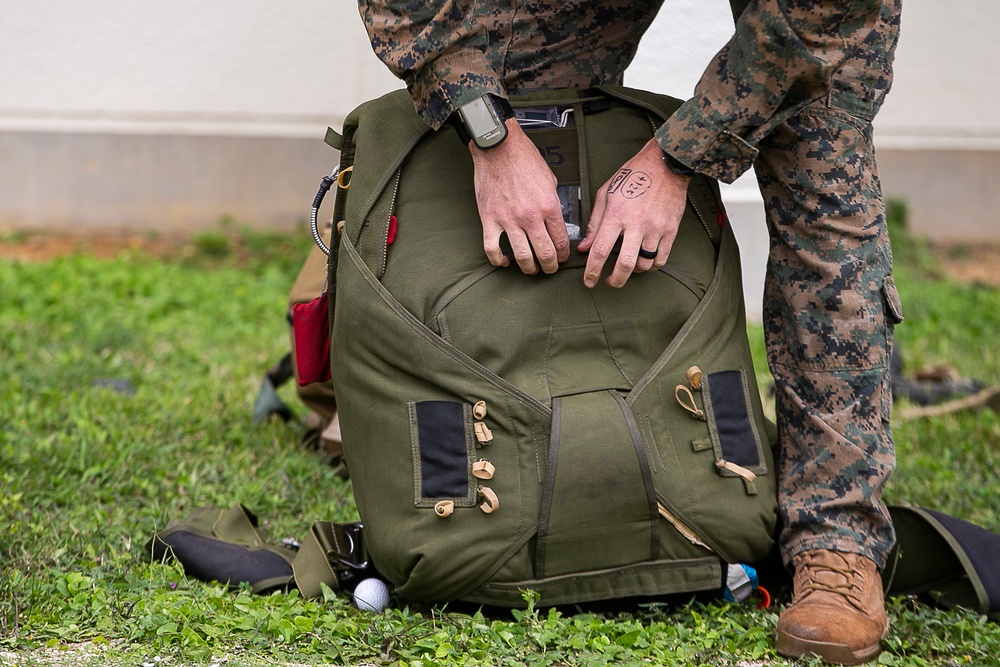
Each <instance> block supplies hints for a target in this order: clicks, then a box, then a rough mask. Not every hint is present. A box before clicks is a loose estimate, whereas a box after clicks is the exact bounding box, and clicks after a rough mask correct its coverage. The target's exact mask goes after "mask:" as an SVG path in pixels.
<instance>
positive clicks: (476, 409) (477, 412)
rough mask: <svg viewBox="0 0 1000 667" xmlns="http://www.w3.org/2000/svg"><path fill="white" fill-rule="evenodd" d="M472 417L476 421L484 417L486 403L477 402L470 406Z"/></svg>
mask: <svg viewBox="0 0 1000 667" xmlns="http://www.w3.org/2000/svg"><path fill="white" fill-rule="evenodd" d="M472 416H473V417H475V418H476V419H483V418H484V417H486V401H479V402H478V403H476V404H475V405H473V406H472Z"/></svg>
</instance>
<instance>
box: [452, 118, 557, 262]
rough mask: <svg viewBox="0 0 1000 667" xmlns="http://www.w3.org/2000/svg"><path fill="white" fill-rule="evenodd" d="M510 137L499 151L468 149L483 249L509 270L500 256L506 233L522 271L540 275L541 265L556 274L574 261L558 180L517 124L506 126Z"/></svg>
mask: <svg viewBox="0 0 1000 667" xmlns="http://www.w3.org/2000/svg"><path fill="white" fill-rule="evenodd" d="M507 132H508V136H507V139H506V140H504V142H503V143H501V144H500V145H499V146H496V147H495V148H490V149H488V150H481V149H479V148H477V147H476V146H475V145H474V144H472V143H470V144H469V151H470V152H471V153H472V162H473V165H474V166H475V170H476V173H475V184H476V202H477V203H478V204H479V217H480V218H482V221H483V249H484V250H485V251H486V256H487V257H488V258H489V260H490V263H491V264H493V265H494V266H507V265H508V264H510V260H509V259H508V258H507V257H504V255H503V253H502V252H501V251H500V234H501V233H502V232H507V238H508V239H509V240H510V246H511V248H512V249H513V251H514V259H515V260H516V261H517V264H518V266H520V267H521V271H523V272H524V273H527V274H533V273H537V272H538V265H539V264H541V267H542V271H544V272H545V273H555V271H556V270H557V269H558V268H559V262H564V261H566V259H567V258H568V257H569V236H568V235H567V234H566V226H565V224H564V223H563V217H562V208H561V206H560V205H559V195H558V194H556V185H557V182H556V177H555V175H554V174H553V173H552V170H551V169H550V168H549V165H548V164H547V163H546V162H545V159H544V158H543V157H542V156H541V154H540V153H539V152H538V148H536V147H535V144H533V143H532V142H531V140H530V139H528V137H527V135H525V133H524V131H523V130H521V128H520V126H519V125H518V124H517V121H516V120H514V119H510V120H508V121H507ZM532 249H534V256H532ZM535 257H537V258H538V262H537V263H536V262H535V259H534V258H535Z"/></svg>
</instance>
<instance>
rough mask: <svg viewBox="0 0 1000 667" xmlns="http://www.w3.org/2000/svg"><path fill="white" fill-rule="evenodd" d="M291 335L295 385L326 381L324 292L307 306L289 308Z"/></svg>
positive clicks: (327, 354) (327, 350) (327, 346)
mask: <svg viewBox="0 0 1000 667" xmlns="http://www.w3.org/2000/svg"><path fill="white" fill-rule="evenodd" d="M292 333H293V335H294V337H295V367H296V368H297V369H298V372H299V386H300V387H305V386H306V385H309V384H313V383H314V382H326V381H327V380H329V379H330V314H329V311H328V306H327V293H326V292H323V294H322V295H320V296H318V297H316V298H315V299H313V300H312V301H310V302H309V303H297V304H295V305H294V306H292Z"/></svg>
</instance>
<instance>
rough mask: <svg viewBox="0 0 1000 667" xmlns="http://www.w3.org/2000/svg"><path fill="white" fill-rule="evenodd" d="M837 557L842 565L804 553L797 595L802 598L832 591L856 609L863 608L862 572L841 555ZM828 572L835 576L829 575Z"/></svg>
mask: <svg viewBox="0 0 1000 667" xmlns="http://www.w3.org/2000/svg"><path fill="white" fill-rule="evenodd" d="M838 558H839V559H840V561H841V563H842V565H836V564H833V563H830V562H824V561H821V560H820V559H819V558H817V557H816V556H815V555H814V554H805V555H804V557H803V562H802V565H801V568H802V572H803V575H804V576H803V577H802V590H801V591H799V594H798V596H797V597H798V598H799V599H803V598H805V597H807V596H808V595H809V594H811V593H814V592H817V591H821V592H826V593H833V594H834V595H839V596H841V597H842V598H844V599H845V600H847V601H848V602H849V603H850V604H851V605H852V606H854V607H856V608H857V609H859V610H863V609H864V603H863V601H862V598H861V590H862V584H863V583H864V574H863V573H862V572H860V571H858V570H856V569H855V568H852V567H851V566H850V564H849V563H848V561H847V560H846V559H844V558H843V557H840V556H838ZM826 573H829V574H826ZM824 574H825V576H824ZM830 574H832V575H835V576H830Z"/></svg>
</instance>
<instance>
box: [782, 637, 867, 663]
mask: <svg viewBox="0 0 1000 667" xmlns="http://www.w3.org/2000/svg"><path fill="white" fill-rule="evenodd" d="M774 647H775V649H776V650H777V651H778V653H779V654H780V655H783V656H785V657H786V658H804V657H806V656H811V655H814V656H817V657H818V658H819V659H820V660H822V661H823V662H830V663H834V664H838V665H861V664H864V663H866V662H868V661H870V660H874V659H875V658H876V657H878V654H879V653H881V652H882V642H877V643H876V644H874V645H873V646H866V647H865V648H862V649H859V650H857V651H852V650H851V647H850V646H847V645H846V644H830V643H827V642H818V641H814V640H811V639H802V638H801V637H795V636H794V635H790V634H786V633H783V632H779V633H778V636H777V639H776V640H775V643H774Z"/></svg>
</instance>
